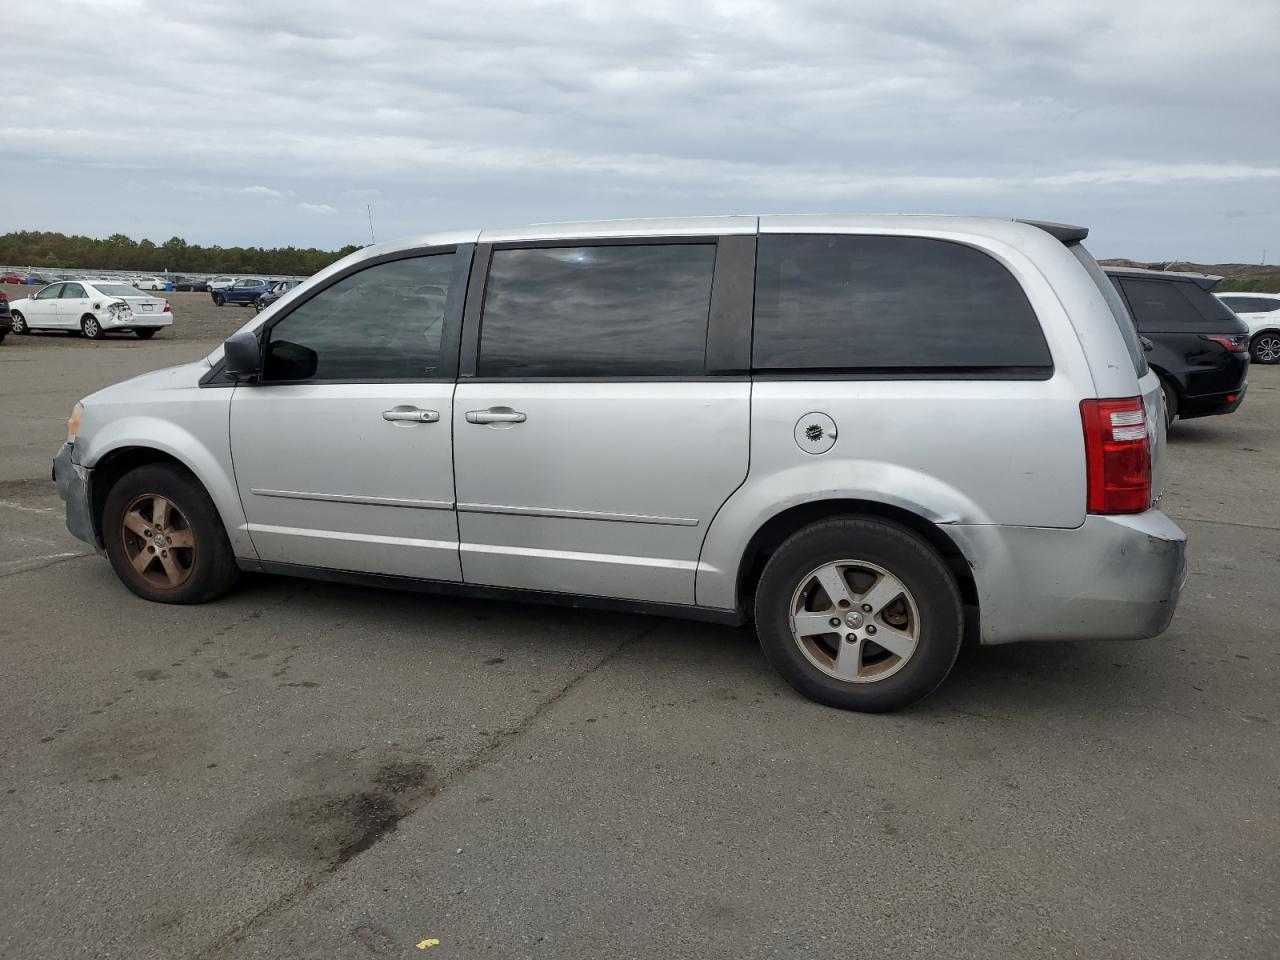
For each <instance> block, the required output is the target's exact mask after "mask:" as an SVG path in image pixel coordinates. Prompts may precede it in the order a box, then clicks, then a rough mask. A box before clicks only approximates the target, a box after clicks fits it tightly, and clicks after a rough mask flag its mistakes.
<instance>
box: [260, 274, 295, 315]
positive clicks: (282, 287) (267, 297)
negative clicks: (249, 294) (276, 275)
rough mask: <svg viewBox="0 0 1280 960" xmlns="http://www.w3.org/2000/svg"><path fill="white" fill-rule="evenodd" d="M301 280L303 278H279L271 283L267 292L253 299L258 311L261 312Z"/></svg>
mask: <svg viewBox="0 0 1280 960" xmlns="http://www.w3.org/2000/svg"><path fill="white" fill-rule="evenodd" d="M301 282H302V281H301V280H277V281H276V282H275V283H273V284H271V286H270V288H269V289H268V290H267V292H266V293H264V294H263V295H262V296H260V297H258V299H257V300H255V301H253V306H254V308H255V309H256V310H257V311H258V313H261V312H262V311H263V310H265V309H266V308H267V307H269V306H271V304H273V303H275V302H276V301H277V300H279V299H280V298H281V297H283V296H284V295H285V294H286V293H288V292H289V291H290V290H292V289H293V288H294V287H296V286H297V285H298V284H300V283H301Z"/></svg>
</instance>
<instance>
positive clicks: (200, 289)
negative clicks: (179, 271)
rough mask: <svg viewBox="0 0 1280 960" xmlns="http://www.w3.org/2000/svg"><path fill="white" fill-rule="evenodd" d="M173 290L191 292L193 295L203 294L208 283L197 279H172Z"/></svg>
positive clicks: (207, 287)
mask: <svg viewBox="0 0 1280 960" xmlns="http://www.w3.org/2000/svg"><path fill="white" fill-rule="evenodd" d="M173 289H175V290H179V291H191V292H194V293H204V292H205V291H206V290H208V289H209V281H208V280H201V279H199V278H197V277H174V278H173Z"/></svg>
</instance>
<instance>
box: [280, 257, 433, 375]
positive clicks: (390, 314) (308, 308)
mask: <svg viewBox="0 0 1280 960" xmlns="http://www.w3.org/2000/svg"><path fill="white" fill-rule="evenodd" d="M453 262H454V254H452V253H441V254H434V255H432V256H425V257H409V258H406V259H403V260H392V261H389V262H387V263H380V264H375V265H374V266H371V267H366V268H365V269H364V270H361V271H360V272H359V273H353V274H351V276H349V277H345V278H343V279H342V280H339V281H338V282H337V283H335V284H333V285H332V286H329V287H326V288H325V289H324V290H322V291H320V292H319V293H317V294H316V295H315V296H313V297H311V298H310V299H308V300H307V301H306V302H304V303H302V304H300V305H299V306H297V307H296V308H294V309H293V310H292V311H290V312H289V314H288V315H286V316H285V317H284V318H283V319H282V320H280V321H279V322H278V323H276V324H275V325H273V326H272V328H271V331H270V334H269V338H268V341H267V359H266V364H265V369H264V373H263V379H264V380H266V381H280V380H355V381H366V382H371V381H380V380H421V379H431V378H433V377H436V376H437V375H438V374H439V370H440V366H441V363H440V341H441V334H442V332H443V330H444V312H445V298H446V297H447V295H448V292H449V281H450V277H451V275H452V272H453Z"/></svg>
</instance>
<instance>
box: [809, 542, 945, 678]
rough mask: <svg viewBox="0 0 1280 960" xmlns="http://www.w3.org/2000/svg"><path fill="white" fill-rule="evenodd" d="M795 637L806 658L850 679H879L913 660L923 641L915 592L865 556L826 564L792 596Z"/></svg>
mask: <svg viewBox="0 0 1280 960" xmlns="http://www.w3.org/2000/svg"><path fill="white" fill-rule="evenodd" d="M790 615H791V636H792V639H794V640H795V643H796V646H798V647H799V648H800V652H801V653H803V654H804V656H805V659H806V660H808V661H809V662H810V663H811V664H813V665H814V666H815V667H817V668H818V669H819V670H821V671H822V672H823V673H825V674H826V675H827V676H829V677H833V678H834V679H836V680H841V681H844V682H845V683H874V682H876V681H877V680H884V679H886V678H888V677H891V676H893V675H894V674H895V673H897V672H898V671H899V670H901V669H902V668H903V667H904V666H906V665H907V662H908V661H910V659H911V658H912V656H914V654H915V652H916V648H917V647H918V645H919V642H920V627H921V624H920V611H919V608H918V607H917V606H916V601H915V597H913V596H912V595H911V591H910V590H908V589H907V587H906V585H905V584H904V583H903V582H902V581H901V580H899V579H898V578H897V577H896V576H894V575H893V574H892V573H891V572H889V571H888V570H886V569H885V568H884V567H882V566H879V565H878V564H875V563H871V562H869V561H866V560H837V561H835V562H833V563H824V564H823V565H822V566H820V567H818V568H817V569H815V570H812V571H810V572H809V573H808V574H807V575H806V576H804V577H803V578H801V580H800V585H799V586H798V587H796V590H795V593H794V594H792V596H791V609H790Z"/></svg>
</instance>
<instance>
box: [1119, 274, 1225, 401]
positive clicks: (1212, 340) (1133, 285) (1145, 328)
mask: <svg viewBox="0 0 1280 960" xmlns="http://www.w3.org/2000/svg"><path fill="white" fill-rule="evenodd" d="M1106 272H1107V276H1109V277H1110V278H1111V282H1112V283H1113V284H1114V285H1115V289H1116V290H1117V291H1118V292H1119V294H1120V296H1121V298H1122V299H1123V300H1124V302H1125V304H1126V306H1127V307H1128V309H1129V312H1130V313H1131V314H1132V315H1133V319H1134V322H1135V323H1136V324H1137V328H1138V332H1139V333H1140V334H1142V336H1144V337H1146V338H1147V340H1148V341H1149V342H1150V344H1151V347H1150V349H1149V350H1148V352H1147V362H1148V363H1150V365H1151V367H1152V369H1154V370H1155V371H1156V373H1158V374H1159V375H1160V383H1161V386H1162V388H1163V390H1164V397H1165V408H1166V414H1165V415H1166V416H1167V417H1168V420H1169V422H1170V423H1172V422H1173V421H1174V419H1176V418H1178V417H1181V418H1182V419H1184V420H1189V419H1191V418H1193V417H1207V416H1213V415H1215V414H1225V413H1231V412H1232V411H1234V410H1236V409H1237V408H1238V407H1239V406H1240V404H1241V403H1243V402H1244V395H1245V392H1246V390H1247V389H1248V383H1247V377H1248V373H1249V336H1248V333H1249V330H1248V327H1247V326H1245V323H1244V321H1243V320H1241V319H1240V318H1239V317H1237V316H1236V315H1235V314H1234V313H1232V312H1231V310H1230V309H1228V308H1227V306H1226V305H1225V304H1223V303H1222V302H1221V301H1220V300H1218V299H1216V298H1215V297H1213V296H1212V295H1210V293H1209V291H1210V290H1212V289H1213V287H1214V286H1215V285H1216V284H1217V283H1219V282H1220V281H1221V280H1222V278H1221V277H1215V276H1210V275H1209V274H1204V273H1181V272H1178V271H1171V270H1170V271H1166V270H1143V269H1139V268H1137V267H1108V268H1107V271H1106Z"/></svg>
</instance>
